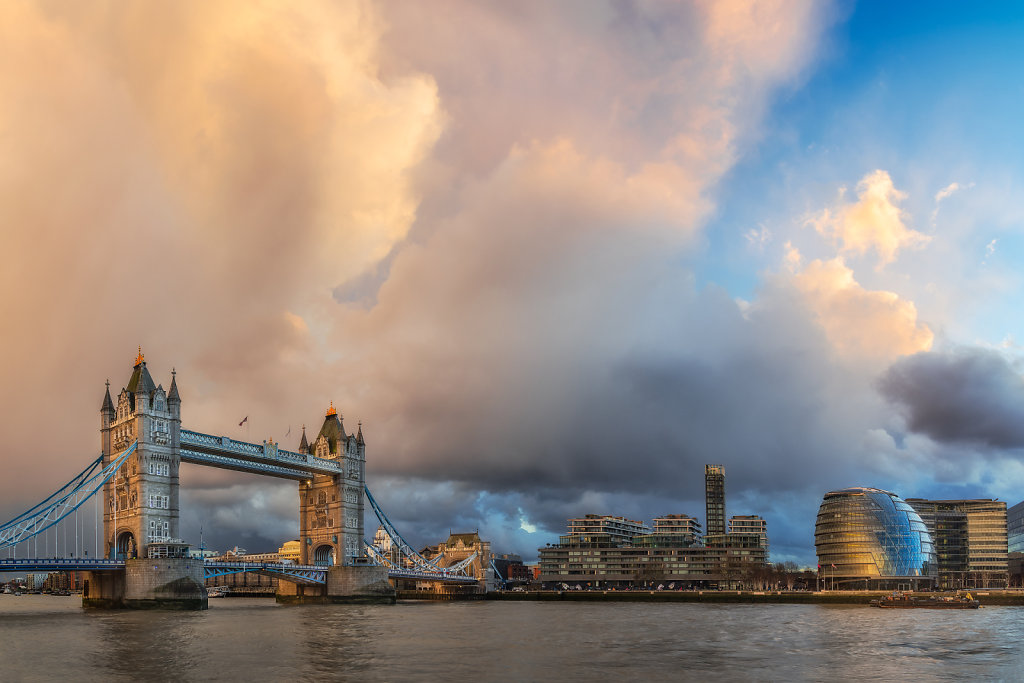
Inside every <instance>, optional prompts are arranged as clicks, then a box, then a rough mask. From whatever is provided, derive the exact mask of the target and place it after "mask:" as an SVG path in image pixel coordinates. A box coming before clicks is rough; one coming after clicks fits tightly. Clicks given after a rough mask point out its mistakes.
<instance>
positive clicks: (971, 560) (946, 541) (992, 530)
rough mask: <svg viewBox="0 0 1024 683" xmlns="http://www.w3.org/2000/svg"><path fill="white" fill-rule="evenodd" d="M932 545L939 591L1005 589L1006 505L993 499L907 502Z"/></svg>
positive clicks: (908, 500) (1006, 570) (1006, 578)
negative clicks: (929, 536)
mask: <svg viewBox="0 0 1024 683" xmlns="http://www.w3.org/2000/svg"><path fill="white" fill-rule="evenodd" d="M907 503H908V504H909V505H910V506H911V507H913V508H914V510H916V511H917V513H918V514H919V515H920V516H921V520H922V521H923V522H924V523H925V526H927V527H928V532H929V533H930V534H931V536H932V541H933V542H934V545H935V556H936V568H937V571H938V585H939V588H945V589H958V588H1005V587H1006V585H1007V580H1008V570H1009V564H1008V561H1009V557H1008V553H1007V510H1006V503H1004V502H1002V501H999V500H992V499H985V498H981V499H973V500H927V499H924V498H908V499H907Z"/></svg>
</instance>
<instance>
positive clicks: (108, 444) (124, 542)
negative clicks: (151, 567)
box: [100, 348, 181, 559]
mask: <svg viewBox="0 0 1024 683" xmlns="http://www.w3.org/2000/svg"><path fill="white" fill-rule="evenodd" d="M180 433H181V398H180V397H179V396H178V385H177V381H176V378H175V376H174V372H173V371H172V372H171V388H170V390H169V391H166V392H165V391H164V388H163V386H162V385H159V386H158V385H156V384H155V383H154V382H153V378H152V376H150V374H149V370H148V369H147V368H146V359H145V357H144V356H143V355H142V349H141V348H140V349H139V355H138V357H137V358H136V359H135V366H134V368H133V369H132V374H131V377H130V378H129V380H128V384H127V385H126V386H125V387H124V388H123V389H121V391H120V393H119V394H118V395H117V401H116V403H115V402H114V401H112V400H111V397H110V382H107V390H106V394H105V395H104V397H103V405H102V407H101V408H100V444H101V448H102V451H103V464H104V465H106V464H108V463H110V462H111V461H112V460H115V459H116V458H117V457H118V456H119V455H120V454H122V453H123V452H124V451H126V450H127V449H128V448H129V447H130V446H131V444H132V442H134V441H136V440H137V441H138V446H137V447H136V449H135V452H134V453H132V455H131V456H130V457H129V459H128V461H127V462H125V464H124V465H122V466H121V468H120V469H119V470H118V472H117V474H116V475H115V476H114V477H113V478H112V479H111V480H110V481H109V482H107V484H105V485H104V491H103V501H104V504H103V532H104V546H103V547H104V554H105V556H106V557H114V555H115V553H116V555H117V556H119V557H123V558H125V559H130V558H144V557H146V556H147V554H146V549H147V547H148V545H149V544H150V543H154V542H166V541H167V540H169V539H172V538H177V537H178V535H179V531H178V509H179V508H178V465H179V463H180V457H179V447H180Z"/></svg>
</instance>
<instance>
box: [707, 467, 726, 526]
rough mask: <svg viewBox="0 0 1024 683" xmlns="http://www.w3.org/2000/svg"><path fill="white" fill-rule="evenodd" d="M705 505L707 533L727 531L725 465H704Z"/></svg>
mask: <svg viewBox="0 0 1024 683" xmlns="http://www.w3.org/2000/svg"><path fill="white" fill-rule="evenodd" d="M704 506H705V513H706V520H705V521H706V522H707V527H706V533H707V535H709V536H711V535H714V534H724V533H725V467H724V466H722V465H705V466H704Z"/></svg>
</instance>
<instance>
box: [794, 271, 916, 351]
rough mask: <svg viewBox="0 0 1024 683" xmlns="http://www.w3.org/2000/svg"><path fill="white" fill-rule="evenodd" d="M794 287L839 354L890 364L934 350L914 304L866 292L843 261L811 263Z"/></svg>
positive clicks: (798, 275)
mask: <svg viewBox="0 0 1024 683" xmlns="http://www.w3.org/2000/svg"><path fill="white" fill-rule="evenodd" d="M792 283H793V285H794V286H795V287H796V288H797V290H799V291H800V292H801V293H802V294H803V295H804V297H806V300H807V302H808V304H809V306H810V308H811V309H812V310H813V311H814V314H815V316H816V318H817V320H818V321H819V322H820V323H821V325H822V327H823V328H824V330H825V334H826V336H827V337H828V339H829V341H830V342H831V343H832V345H833V346H834V347H835V349H836V350H837V351H838V352H839V353H840V354H844V355H848V356H855V357H862V358H875V359H883V360H891V359H893V358H895V357H897V356H903V355H908V354H912V353H917V352H918V351H926V350H928V349H929V348H931V344H932V339H933V336H934V335H933V334H932V331H931V330H930V329H929V328H928V326H927V325H923V324H920V323H918V320H917V309H916V307H915V306H914V303H913V302H912V301H907V300H905V299H901V298H900V297H899V295H897V294H896V293H895V292H886V291H870V290H866V289H864V287H862V286H861V285H860V284H859V283H858V282H857V281H856V280H855V279H854V274H853V271H852V270H850V268H848V267H847V266H846V264H845V263H843V261H842V259H840V258H835V259H831V260H829V261H820V260H815V261H812V262H811V263H809V264H807V267H806V268H804V269H803V270H801V271H799V272H797V273H795V274H794V275H793V277H792Z"/></svg>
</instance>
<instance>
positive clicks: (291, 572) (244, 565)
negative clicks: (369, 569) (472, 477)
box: [0, 557, 477, 585]
mask: <svg viewBox="0 0 1024 683" xmlns="http://www.w3.org/2000/svg"><path fill="white" fill-rule="evenodd" d="M124 568H125V561H124V560H107V559H98V558H89V557H74V558H71V557H68V558H63V557H53V558H41V559H34V558H27V559H13V558H7V559H0V572H28V571H41V572H45V571H93V572H95V571H115V570H119V569H124ZM203 568H204V573H205V575H206V578H208V579H209V578H213V577H216V576H225V575H227V574H241V573H245V572H251V573H254V574H264V575H266V576H275V577H277V578H281V579H285V580H287V581H294V582H295V583H302V584H308V585H318V584H323V583H326V581H327V569H328V568H327V567H324V566H319V565H317V566H311V565H301V564H286V563H283V562H241V561H239V562H214V561H211V560H206V561H204V562H203ZM388 577H389V578H393V579H395V578H396V579H419V580H421V581H440V582H442V583H459V584H467V585H468V584H472V583H477V580H476V579H474V578H473V577H471V576H462V575H456V574H447V573H438V574H434V573H431V572H421V571H415V570H409V569H390V568H389V569H388Z"/></svg>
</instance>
